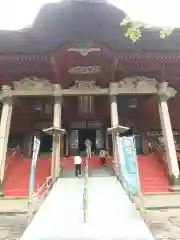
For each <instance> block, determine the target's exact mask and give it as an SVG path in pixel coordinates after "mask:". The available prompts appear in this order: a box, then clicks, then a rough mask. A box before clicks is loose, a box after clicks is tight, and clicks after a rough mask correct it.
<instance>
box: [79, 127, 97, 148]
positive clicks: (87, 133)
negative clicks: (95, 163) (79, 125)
mask: <svg viewBox="0 0 180 240" xmlns="http://www.w3.org/2000/svg"><path fill="white" fill-rule="evenodd" d="M78 135H79V136H78V137H79V152H82V151H85V141H86V139H87V138H88V139H89V140H90V141H91V142H92V151H95V150H96V130H94V129H80V130H79V133H78Z"/></svg>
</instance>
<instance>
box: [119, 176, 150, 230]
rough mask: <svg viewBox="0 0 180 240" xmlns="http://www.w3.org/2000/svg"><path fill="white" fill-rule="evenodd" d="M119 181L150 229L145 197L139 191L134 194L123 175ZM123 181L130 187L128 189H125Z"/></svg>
mask: <svg viewBox="0 0 180 240" xmlns="http://www.w3.org/2000/svg"><path fill="white" fill-rule="evenodd" d="M119 180H120V182H121V185H122V187H123V188H124V190H125V191H126V193H127V195H128V197H129V200H130V201H131V202H132V203H133V204H134V205H135V207H136V210H137V211H138V212H139V214H140V215H141V217H142V218H143V220H144V222H145V223H146V225H147V226H148V227H149V222H148V219H147V217H146V208H145V204H144V202H145V201H144V197H143V194H142V192H141V191H139V192H137V193H136V194H134V192H133V188H132V187H131V186H130V184H129V183H128V182H127V181H126V179H125V178H124V177H123V175H121V177H120V179H119ZM123 181H124V183H125V184H126V185H127V186H128V189H127V188H125V187H124V184H123Z"/></svg>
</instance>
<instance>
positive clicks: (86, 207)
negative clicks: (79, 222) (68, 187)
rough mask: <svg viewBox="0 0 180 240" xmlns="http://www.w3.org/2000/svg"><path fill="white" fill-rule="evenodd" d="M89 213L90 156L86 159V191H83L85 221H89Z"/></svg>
mask: <svg viewBox="0 0 180 240" xmlns="http://www.w3.org/2000/svg"><path fill="white" fill-rule="evenodd" d="M87 215H88V157H86V159H85V173H84V191H83V216H84V222H87Z"/></svg>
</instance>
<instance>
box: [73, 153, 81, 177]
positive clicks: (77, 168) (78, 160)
mask: <svg viewBox="0 0 180 240" xmlns="http://www.w3.org/2000/svg"><path fill="white" fill-rule="evenodd" d="M81 164H82V158H81V157H80V156H75V157H74V166H75V175H76V177H80V176H81Z"/></svg>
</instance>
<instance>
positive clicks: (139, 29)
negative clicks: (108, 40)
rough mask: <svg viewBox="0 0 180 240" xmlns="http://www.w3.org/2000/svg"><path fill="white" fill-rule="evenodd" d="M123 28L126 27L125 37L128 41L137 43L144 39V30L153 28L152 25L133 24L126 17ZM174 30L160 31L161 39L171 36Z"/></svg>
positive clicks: (165, 29) (122, 24) (164, 29)
mask: <svg viewBox="0 0 180 240" xmlns="http://www.w3.org/2000/svg"><path fill="white" fill-rule="evenodd" d="M121 26H124V27H126V33H125V36H126V38H127V39H129V40H132V41H133V42H136V41H137V40H139V39H140V38H141V37H142V34H143V29H148V28H149V29H150V28H152V27H151V26H150V25H147V24H143V23H141V22H132V21H131V19H130V18H129V17H126V18H125V19H124V20H123V21H122V22H121ZM173 30H174V29H173V28H163V29H159V34H160V38H162V39H164V38H166V37H168V36H170V35H171V33H172V32H173Z"/></svg>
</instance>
